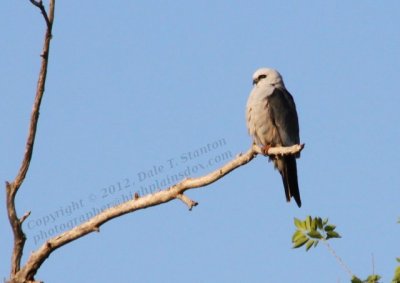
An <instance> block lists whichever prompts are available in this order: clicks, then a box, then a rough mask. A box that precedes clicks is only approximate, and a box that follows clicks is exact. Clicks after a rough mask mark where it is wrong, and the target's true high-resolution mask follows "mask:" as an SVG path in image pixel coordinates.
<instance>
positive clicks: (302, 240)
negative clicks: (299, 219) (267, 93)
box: [292, 235, 308, 249]
mask: <svg viewBox="0 0 400 283" xmlns="http://www.w3.org/2000/svg"><path fill="white" fill-rule="evenodd" d="M307 241H308V238H307V237H306V236H304V235H303V237H302V238H299V239H297V241H296V242H294V243H293V247H292V248H293V249H297V248H300V247H301V246H302V245H304V244H305V243H307Z"/></svg>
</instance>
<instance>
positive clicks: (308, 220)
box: [306, 215, 312, 231]
mask: <svg viewBox="0 0 400 283" xmlns="http://www.w3.org/2000/svg"><path fill="white" fill-rule="evenodd" d="M311 221H312V219H311V216H310V215H309V216H307V218H306V229H307V230H308V231H310V230H311Z"/></svg>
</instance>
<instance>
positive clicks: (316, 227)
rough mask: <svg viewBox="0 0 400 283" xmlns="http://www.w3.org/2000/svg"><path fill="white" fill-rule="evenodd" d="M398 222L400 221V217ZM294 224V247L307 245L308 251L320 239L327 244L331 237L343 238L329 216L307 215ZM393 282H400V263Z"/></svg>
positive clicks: (370, 282)
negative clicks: (329, 221)
mask: <svg viewBox="0 0 400 283" xmlns="http://www.w3.org/2000/svg"><path fill="white" fill-rule="evenodd" d="M398 222H399V223H400V219H399V221H398ZM294 225H295V226H296V228H297V229H296V231H295V232H294V234H293V236H292V243H293V248H294V249H296V248H300V247H302V246H304V245H305V247H306V251H308V250H309V249H310V248H311V247H313V246H314V247H316V246H317V245H318V243H319V242H320V241H323V242H325V244H327V242H326V241H327V240H329V239H331V238H341V236H340V235H339V234H338V233H337V232H336V231H335V229H336V226H335V225H333V224H329V223H328V219H327V218H325V219H322V218H321V217H311V216H307V217H306V219H305V220H300V219H297V218H295V219H294ZM328 247H329V246H328ZM330 249H332V248H330ZM334 255H335V253H334ZM335 256H336V255H335ZM336 257H337V256H336ZM396 260H397V262H398V263H400V258H397V259H396ZM340 261H341V260H340ZM341 262H342V261H341ZM342 263H343V262H342ZM350 274H351V272H350ZM380 279H381V276H379V275H377V274H373V275H370V276H368V278H367V279H365V280H361V279H359V278H358V277H356V276H353V277H352V278H351V283H379V280H380ZM391 283H400V265H399V266H397V268H396V270H395V272H394V277H393V279H392V282H391Z"/></svg>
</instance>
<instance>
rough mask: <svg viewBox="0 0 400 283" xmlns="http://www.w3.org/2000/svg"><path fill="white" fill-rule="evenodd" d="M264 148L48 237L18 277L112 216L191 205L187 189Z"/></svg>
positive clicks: (285, 150)
mask: <svg viewBox="0 0 400 283" xmlns="http://www.w3.org/2000/svg"><path fill="white" fill-rule="evenodd" d="M303 147H304V145H294V146H291V147H276V148H270V149H269V150H268V154H270V155H271V154H273V155H278V154H279V155H288V154H296V153H298V152H300V151H301V150H302V149H303ZM260 152H262V149H261V148H259V147H258V146H256V145H253V146H252V147H251V148H250V149H249V150H248V151H247V152H246V153H245V154H240V155H238V156H237V157H236V158H235V159H234V160H232V161H230V162H229V163H227V164H225V165H224V166H222V167H221V168H219V169H217V170H215V171H213V172H211V173H209V174H207V175H205V176H203V177H198V178H188V179H185V180H183V181H181V182H179V183H178V184H176V185H173V186H171V187H169V188H167V189H165V190H162V191H160V192H157V193H154V194H150V195H146V196H143V197H138V196H135V197H134V198H133V199H132V200H130V201H127V202H125V203H122V204H120V205H118V206H115V207H111V208H109V209H107V210H104V211H103V212H101V213H99V214H98V215H96V216H94V217H93V218H91V219H89V220H88V221H86V222H85V223H82V224H80V225H78V226H76V227H74V228H72V229H71V230H68V231H66V232H64V233H62V234H60V235H57V236H55V237H53V238H51V239H49V240H47V241H46V242H45V243H44V244H43V245H42V246H41V247H40V248H39V249H38V250H37V251H35V252H33V253H32V254H31V256H30V257H29V259H28V261H27V262H26V264H25V266H24V267H22V268H21V270H20V271H19V272H18V274H17V275H16V278H18V279H19V280H22V279H25V280H26V279H28V280H33V277H34V276H35V274H36V272H37V271H38V269H39V268H40V266H41V265H42V263H43V262H44V261H45V260H46V259H47V258H48V257H49V255H50V254H51V253H52V252H53V251H55V250H56V249H58V248H60V247H62V246H63V245H65V244H67V243H69V242H72V241H74V240H76V239H78V238H80V237H83V236H85V235H87V234H89V233H92V232H99V229H100V226H101V225H103V224H104V223H106V222H108V221H110V220H111V219H113V218H116V217H119V216H121V215H124V214H127V213H131V212H134V211H137V210H141V209H145V208H148V207H152V206H155V205H159V204H162V203H166V202H169V201H171V200H174V199H180V200H182V201H183V202H184V203H185V204H187V205H188V207H189V209H191V208H192V207H193V206H195V205H196V204H197V202H195V201H192V200H190V199H189V198H188V197H187V196H185V195H184V192H185V191H187V190H189V189H194V188H200V187H205V186H207V185H209V184H212V183H214V182H215V181H217V180H219V179H220V178H222V177H224V176H225V175H227V174H228V173H230V172H232V171H233V170H235V169H236V168H238V167H240V166H242V165H245V164H247V163H248V162H250V161H251V160H252V159H253V158H254V157H255V156H256V155H257V154H258V153H260Z"/></svg>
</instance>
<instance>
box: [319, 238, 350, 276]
mask: <svg viewBox="0 0 400 283" xmlns="http://www.w3.org/2000/svg"><path fill="white" fill-rule="evenodd" d="M322 242H323V243H324V244H325V246H326V247H327V248H328V250H329V251H330V252H331V254H332V255H333V256H334V257H335V259H336V260H337V261H338V262H339V264H340V265H341V266H342V267H343V269H344V270H345V271H346V272H347V273H348V274H349V275H350V278H353V276H354V274H353V272H351V270H350V268H349V267H348V266H347V265H346V264H345V263H344V261H343V260H342V258H341V257H340V256H338V254H337V253H336V252H335V250H334V249H333V248H332V247H331V245H329V243H328V241H326V240H325V239H322Z"/></svg>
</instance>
